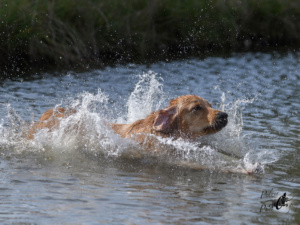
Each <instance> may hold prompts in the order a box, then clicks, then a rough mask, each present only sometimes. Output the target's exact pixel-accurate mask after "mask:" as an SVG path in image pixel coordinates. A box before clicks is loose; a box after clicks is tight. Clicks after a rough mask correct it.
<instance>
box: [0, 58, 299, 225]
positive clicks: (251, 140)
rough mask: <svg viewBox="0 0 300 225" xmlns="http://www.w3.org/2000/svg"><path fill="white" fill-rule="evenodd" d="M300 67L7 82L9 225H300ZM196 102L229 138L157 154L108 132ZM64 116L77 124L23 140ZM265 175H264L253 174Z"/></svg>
mask: <svg viewBox="0 0 300 225" xmlns="http://www.w3.org/2000/svg"><path fill="white" fill-rule="evenodd" d="M299 64H300V54H299V53H288V54H284V55H282V54H278V53H269V54H263V53H247V54H242V53H241V54H233V55H232V56H231V57H228V58H221V57H211V58H206V59H204V60H200V59H190V60H183V61H175V62H168V63H165V62H161V63H157V64H152V65H147V66H146V65H135V64H130V65H126V66H116V67H107V68H105V69H104V70H94V71H91V72H86V73H74V72H72V71H70V72H68V73H56V74H35V75H32V76H30V77H28V78H23V79H16V80H5V81H4V82H2V83H1V84H0V94H1V98H0V119H1V120H0V154H1V156H0V160H1V161H0V173H1V179H0V199H1V201H0V222H1V223H8V224H24V223H25V224H27V223H28V224H299V223H300V216H299V215H300V165H299V161H300V141H299V133H300V114H299V111H300V100H299V97H300V66H299ZM185 94H196V95H199V96H201V97H203V98H205V99H207V100H208V101H210V102H211V103H212V104H213V106H214V107H215V108H218V109H221V110H224V111H226V112H227V113H228V114H229V123H228V125H227V126H226V128H225V129H223V130H222V131H221V132H219V133H217V134H214V135H210V136H206V137H201V138H199V139H198V140H196V141H194V142H189V141H186V140H182V139H178V140H172V139H157V142H160V143H161V144H163V146H165V151H163V152H162V153H161V152H160V153H157V152H155V153H149V152H146V151H144V149H143V146H140V145H138V144H136V143H135V142H134V141H131V140H128V139H123V138H121V137H120V136H119V135H117V134H115V133H114V132H113V131H112V130H110V128H108V127H107V126H105V124H107V122H117V123H131V122H134V121H136V120H138V119H141V118H144V117H145V116H147V115H148V114H149V113H151V112H152V111H155V110H158V109H162V108H165V107H167V105H168V102H169V101H170V100H171V99H173V98H176V97H178V96H181V95H185ZM58 106H63V107H71V108H76V110H77V113H75V114H74V115H72V116H71V117H69V118H68V119H67V120H64V121H61V126H60V127H59V129H57V130H53V131H50V132H48V131H47V130H42V131H40V132H39V133H37V134H36V135H35V138H34V139H33V140H27V139H25V138H23V136H22V134H23V130H24V127H27V126H28V125H30V124H31V123H32V122H33V121H36V120H38V119H39V117H40V115H41V114H42V113H43V112H44V111H45V110H47V109H49V108H52V107H58ZM74 124H79V125H78V126H80V128H81V129H80V130H81V132H77V130H78V129H73V128H74ZM67 130H68V132H66V131H67ZM170 149H172V152H173V153H172V154H170V153H168V152H170ZM257 165H260V168H261V171H260V173H256V174H251V175H249V174H244V173H243V171H249V170H252V169H253V168H256V166H257ZM200 168H204V169H200ZM228 171H230V172H228ZM284 193H286V198H285V200H284V201H283V203H284V205H280V204H278V203H279V201H278V199H280V200H282V199H283V197H282V196H283V194H284ZM280 197H281V198H280ZM272 203H274V204H273V205H272ZM276 206H277V208H276Z"/></svg>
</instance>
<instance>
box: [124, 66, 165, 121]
mask: <svg viewBox="0 0 300 225" xmlns="http://www.w3.org/2000/svg"><path fill="white" fill-rule="evenodd" d="M138 76H139V81H138V83H137V84H136V85H135V89H134V91H133V92H132V93H131V95H130V97H129V99H128V102H127V107H128V114H127V123H133V122H134V121H136V120H139V119H143V118H145V117H146V116H147V115H149V114H150V113H151V112H153V111H156V110H158V109H159V108H161V106H162V103H163V99H165V96H164V92H163V89H162V88H163V85H162V83H161V82H163V79H162V78H157V74H156V73H154V72H153V71H149V72H148V73H143V74H141V75H138Z"/></svg>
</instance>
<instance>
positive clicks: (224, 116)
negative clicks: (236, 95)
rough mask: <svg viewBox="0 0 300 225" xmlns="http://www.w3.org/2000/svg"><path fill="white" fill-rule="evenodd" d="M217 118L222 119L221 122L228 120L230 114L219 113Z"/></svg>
mask: <svg viewBox="0 0 300 225" xmlns="http://www.w3.org/2000/svg"><path fill="white" fill-rule="evenodd" d="M216 117H217V119H220V120H227V118H228V114H227V113H224V112H218V113H217V115H216Z"/></svg>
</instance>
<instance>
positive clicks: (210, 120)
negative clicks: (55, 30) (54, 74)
mask: <svg viewBox="0 0 300 225" xmlns="http://www.w3.org/2000/svg"><path fill="white" fill-rule="evenodd" d="M75 112H76V111H75V110H71V109H65V108H61V107H58V108H53V109H49V110H47V111H46V112H45V113H44V114H42V116H41V117H40V121H37V122H35V123H34V124H33V125H32V126H31V127H30V129H29V130H28V131H27V132H26V135H25V136H26V138H27V139H33V138H34V134H35V133H37V132H38V131H39V130H41V129H44V128H47V129H49V131H51V130H53V129H56V128H57V127H58V126H59V122H60V120H61V119H62V118H66V117H68V116H70V115H71V114H74V113H75ZM227 117H228V115H227V114H226V113H224V112H221V111H219V110H216V109H213V108H212V106H211V104H210V103H209V102H208V101H206V100H205V99H203V98H201V97H199V96H196V95H184V96H181V97H178V98H176V99H173V100H171V101H170V103H169V106H168V107H167V108H165V109H162V110H159V111H156V112H153V113H151V114H150V115H148V116H147V117H146V118H145V119H141V120H138V121H136V122H134V123H132V124H116V123H111V124H108V126H110V127H111V128H112V129H113V130H114V131H115V133H117V134H119V135H121V136H122V137H123V138H132V139H134V140H136V141H138V142H139V143H144V144H145V138H146V136H147V135H148V134H153V135H154V136H160V137H171V138H174V139H177V138H183V139H188V140H195V139H196V138H197V137H200V136H203V135H207V134H213V133H216V132H218V131H220V130H221V129H222V128H224V127H225V126H226V124H227ZM147 140H148V141H147V142H150V143H148V145H149V144H150V145H151V144H152V143H151V142H152V141H153V140H151V138H150V139H149V138H147Z"/></svg>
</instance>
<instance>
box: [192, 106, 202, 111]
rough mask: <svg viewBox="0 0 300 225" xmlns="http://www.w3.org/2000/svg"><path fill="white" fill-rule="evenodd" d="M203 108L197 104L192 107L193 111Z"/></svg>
mask: <svg viewBox="0 0 300 225" xmlns="http://www.w3.org/2000/svg"><path fill="white" fill-rule="evenodd" d="M201 109H202V106H201V105H197V106H195V107H194V108H193V109H192V112H196V111H200V110H201Z"/></svg>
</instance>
